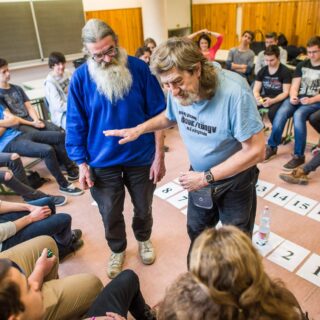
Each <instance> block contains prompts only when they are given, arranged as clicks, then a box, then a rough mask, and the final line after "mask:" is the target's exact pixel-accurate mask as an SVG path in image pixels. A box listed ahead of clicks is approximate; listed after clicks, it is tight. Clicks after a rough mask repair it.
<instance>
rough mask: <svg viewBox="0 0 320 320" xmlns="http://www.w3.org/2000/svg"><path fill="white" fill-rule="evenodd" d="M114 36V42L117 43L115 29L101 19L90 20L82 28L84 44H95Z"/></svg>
mask: <svg viewBox="0 0 320 320" xmlns="http://www.w3.org/2000/svg"><path fill="white" fill-rule="evenodd" d="M107 36H112V38H113V40H115V41H117V40H118V37H117V35H116V34H115V32H114V31H113V29H112V28H111V27H110V26H109V25H108V24H106V23H105V22H104V21H102V20H99V19H90V20H88V21H87V23H86V24H85V26H84V27H83V28H82V43H83V44H84V45H85V44H86V43H95V42H98V41H100V40H101V39H103V38H105V37H107Z"/></svg>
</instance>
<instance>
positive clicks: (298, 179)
mask: <svg viewBox="0 0 320 320" xmlns="http://www.w3.org/2000/svg"><path fill="white" fill-rule="evenodd" d="M279 178H280V179H282V180H283V181H285V182H288V183H292V184H302V185H306V184H308V175H307V174H306V173H305V172H304V170H303V168H301V167H298V168H296V169H293V171H292V172H291V173H281V174H280V175H279Z"/></svg>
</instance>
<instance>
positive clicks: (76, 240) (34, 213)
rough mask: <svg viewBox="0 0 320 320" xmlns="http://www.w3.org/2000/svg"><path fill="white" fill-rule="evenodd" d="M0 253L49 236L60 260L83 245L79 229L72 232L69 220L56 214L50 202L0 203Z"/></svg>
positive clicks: (48, 200)
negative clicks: (34, 239) (56, 247)
mask: <svg viewBox="0 0 320 320" xmlns="http://www.w3.org/2000/svg"><path fill="white" fill-rule="evenodd" d="M0 205H1V206H0V252H1V251H4V250H8V249H9V248H12V247H14V246H15V245H17V244H19V243H22V242H24V241H27V240H30V239H33V238H35V237H38V236H42V235H47V236H51V237H52V238H53V239H54V240H55V241H56V243H57V246H58V248H59V258H60V260H61V259H63V258H64V257H66V256H67V255H68V254H70V253H72V252H75V251H76V250H78V249H80V248H81V247H82V245H83V241H82V240H81V236H82V232H81V230H80V229H75V230H71V220H72V219H71V216H70V215H69V214H66V213H58V214H56V209H55V206H54V204H53V202H52V201H51V199H50V198H43V199H40V200H34V201H32V203H30V204H26V203H18V202H7V201H1V200H0Z"/></svg>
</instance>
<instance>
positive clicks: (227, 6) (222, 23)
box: [192, 3, 238, 49]
mask: <svg viewBox="0 0 320 320" xmlns="http://www.w3.org/2000/svg"><path fill="white" fill-rule="evenodd" d="M236 10H237V4H236V3H223V4H222V3H219V4H204V5H203V4H200V5H192V30H193V32H195V31H197V30H201V29H205V28H207V29H208V30H211V31H216V32H219V33H221V34H223V36H224V40H223V43H222V46H221V48H222V49H230V48H232V47H234V46H235V45H237V43H238V38H237V35H236Z"/></svg>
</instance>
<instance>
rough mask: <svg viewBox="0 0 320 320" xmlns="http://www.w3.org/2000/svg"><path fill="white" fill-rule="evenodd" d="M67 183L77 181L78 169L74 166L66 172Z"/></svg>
mask: <svg viewBox="0 0 320 320" xmlns="http://www.w3.org/2000/svg"><path fill="white" fill-rule="evenodd" d="M67 173H68V181H77V180H78V179H79V168H78V167H77V166H74V167H72V168H70V169H68V170H67Z"/></svg>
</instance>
